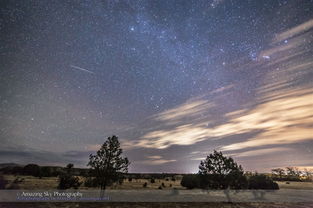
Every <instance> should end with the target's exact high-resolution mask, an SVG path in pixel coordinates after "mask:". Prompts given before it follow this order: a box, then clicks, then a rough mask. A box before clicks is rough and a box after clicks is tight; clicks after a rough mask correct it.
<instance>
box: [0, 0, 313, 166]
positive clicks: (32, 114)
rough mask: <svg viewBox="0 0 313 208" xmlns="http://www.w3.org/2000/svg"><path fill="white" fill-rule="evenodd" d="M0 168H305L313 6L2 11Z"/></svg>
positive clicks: (126, 4) (75, 5)
mask: <svg viewBox="0 0 313 208" xmlns="http://www.w3.org/2000/svg"><path fill="white" fill-rule="evenodd" d="M0 6H1V8H0V9H1V10H0V15H1V16H0V32H1V34H0V41H1V45H0V65H1V69H0V96H1V97H0V119H1V123H0V140H1V145H0V155H1V157H0V162H17V163H30V162H36V163H39V164H57V165H64V164H66V163H67V162H74V163H75V164H76V165H78V166H85V165H86V163H87V160H88V155H89V153H92V152H94V151H96V150H97V148H98V145H99V144H101V143H103V142H104V140H105V138H106V137H108V136H110V135H112V134H116V135H118V136H119V138H120V141H121V142H122V147H124V149H125V151H124V152H125V155H127V156H128V157H129V159H130V160H131V161H132V165H131V171H132V172H156V171H157V172H193V171H196V170H197V166H198V164H199V161H200V160H201V158H203V157H204V156H205V155H207V154H209V153H210V152H212V151H213V149H218V150H222V151H223V152H225V154H228V155H232V156H233V157H235V159H236V160H238V161H239V162H240V163H241V164H242V165H243V166H244V167H245V168H246V169H248V170H259V171H265V170H269V169H270V168H273V167H281V166H282V167H284V166H299V167H311V166H313V161H312V156H313V155H312V154H313V153H312V149H313V142H312V140H313V137H312V135H313V134H312V125H313V119H312V117H313V113H312V111H310V109H312V108H313V101H312V100H313V93H312V83H313V82H312V78H313V75H312V74H313V73H312V66H313V63H312V55H313V52H312V40H313V11H312V10H313V1H310V0H299V1H295V0H294V1H286V0H275V1H273V0H268V1H263V0H262V1H259V0H258V1H252V0H247V1H234V0H206V1H192V0H188V1H148V0H147V1H131V0H125V1H119V0H107V1H105V0H103V1H31V0H27V1H13V0H11V1H1V3H0Z"/></svg>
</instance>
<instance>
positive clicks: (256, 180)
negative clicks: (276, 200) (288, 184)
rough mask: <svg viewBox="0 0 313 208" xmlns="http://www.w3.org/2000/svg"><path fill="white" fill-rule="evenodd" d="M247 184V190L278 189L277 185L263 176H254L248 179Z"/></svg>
mask: <svg viewBox="0 0 313 208" xmlns="http://www.w3.org/2000/svg"><path fill="white" fill-rule="evenodd" d="M248 182H249V189H272V190H275V189H279V186H278V184H277V183H275V182H274V181H273V180H272V179H271V178H270V177H268V176H266V175H264V174H255V175H253V176H251V177H249V180H248Z"/></svg>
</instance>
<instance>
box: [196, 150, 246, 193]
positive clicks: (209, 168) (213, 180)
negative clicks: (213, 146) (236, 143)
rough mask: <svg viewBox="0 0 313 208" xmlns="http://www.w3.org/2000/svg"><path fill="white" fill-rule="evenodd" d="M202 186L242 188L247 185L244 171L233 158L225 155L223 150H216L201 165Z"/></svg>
mask: <svg viewBox="0 0 313 208" xmlns="http://www.w3.org/2000/svg"><path fill="white" fill-rule="evenodd" d="M199 177H200V186H201V188H211V189H228V188H230V189H242V188H246V187H247V179H246V177H245V176H244V171H243V169H242V167H241V166H240V165H238V164H237V163H236V162H235V161H234V160H233V158H231V157H225V156H224V155H223V153H222V152H218V151H216V150H214V153H213V154H210V155H208V156H207V158H206V159H205V160H204V161H201V162H200V165H199Z"/></svg>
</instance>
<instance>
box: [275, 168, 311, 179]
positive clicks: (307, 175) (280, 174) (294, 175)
mask: <svg viewBox="0 0 313 208" xmlns="http://www.w3.org/2000/svg"><path fill="white" fill-rule="evenodd" d="M271 177H272V178H273V180H276V181H312V180H313V171H312V170H309V169H304V170H299V168H297V167H286V168H285V169H283V168H274V169H272V174H271Z"/></svg>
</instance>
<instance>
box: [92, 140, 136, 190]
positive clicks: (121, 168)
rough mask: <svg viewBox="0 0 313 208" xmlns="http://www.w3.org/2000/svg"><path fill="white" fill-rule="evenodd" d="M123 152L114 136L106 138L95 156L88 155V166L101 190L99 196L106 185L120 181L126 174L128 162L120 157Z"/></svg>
mask: <svg viewBox="0 0 313 208" xmlns="http://www.w3.org/2000/svg"><path fill="white" fill-rule="evenodd" d="M122 153H123V150H122V149H121V148H120V143H119V141H118V138H117V137H116V136H114V135H113V136H112V137H108V139H107V140H106V141H105V142H104V144H103V145H102V146H101V148H100V149H99V150H98V151H97V154H96V155H92V154H90V156H89V163H88V164H87V165H88V166H90V167H91V171H92V172H93V174H94V175H95V178H96V181H97V183H98V184H99V186H100V189H101V196H103V195H102V194H103V193H104V190H105V189H106V187H107V186H108V185H111V184H112V183H114V182H117V181H120V180H121V178H122V177H123V173H127V172H128V166H129V164H130V162H129V161H128V159H127V157H122V156H121V155H122Z"/></svg>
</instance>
